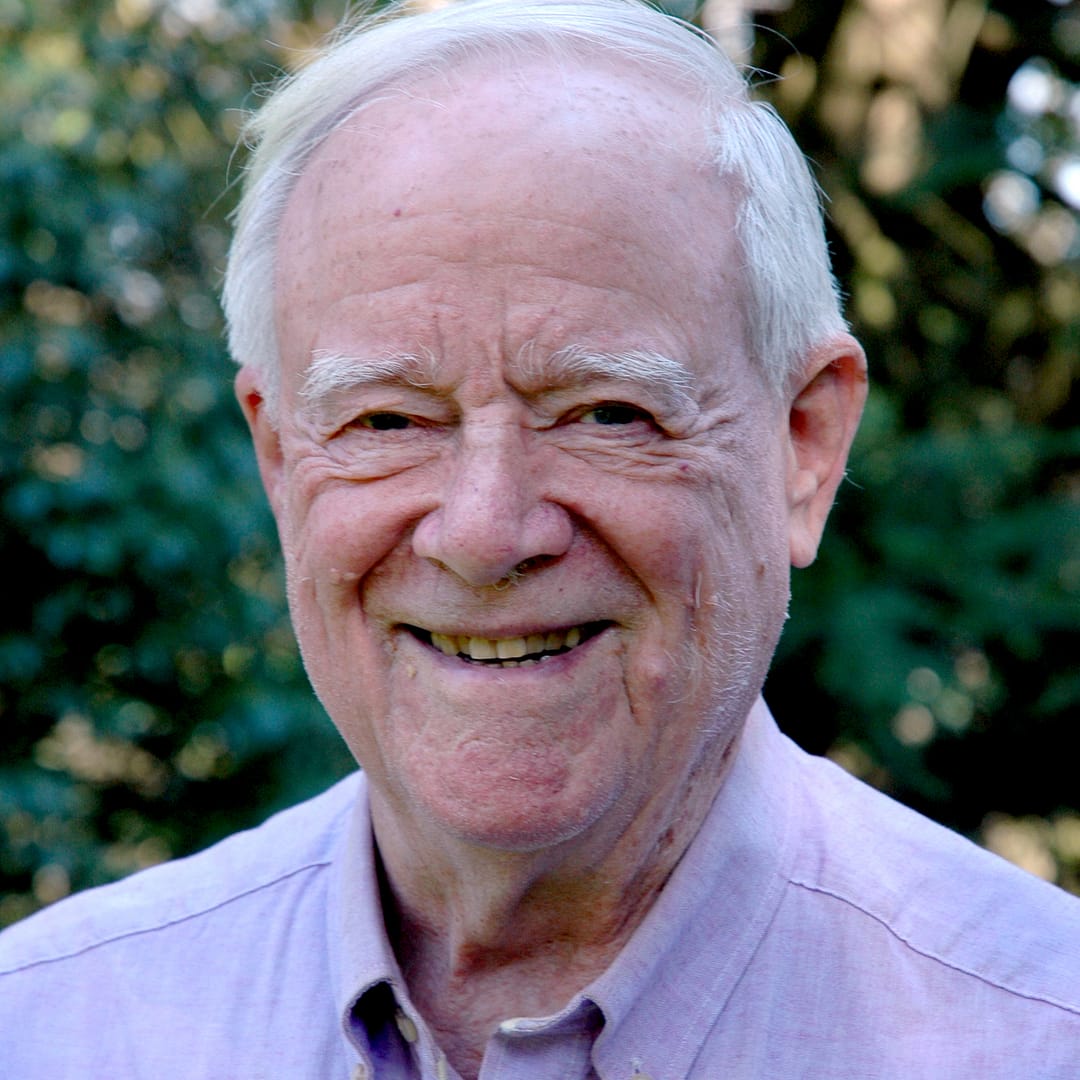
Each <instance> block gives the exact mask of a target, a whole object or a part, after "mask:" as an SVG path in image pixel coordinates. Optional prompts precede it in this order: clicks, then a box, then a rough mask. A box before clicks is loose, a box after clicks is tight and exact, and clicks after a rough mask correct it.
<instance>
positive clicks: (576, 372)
mask: <svg viewBox="0 0 1080 1080" xmlns="http://www.w3.org/2000/svg"><path fill="white" fill-rule="evenodd" d="M513 368H514V371H515V373H517V374H520V375H521V376H522V378H523V380H524V381H525V382H526V383H528V384H529V385H530V386H535V387H536V391H534V392H536V393H538V394H543V393H544V392H545V390H548V389H551V390H552V391H557V390H558V388H559V387H561V386H568V385H574V384H581V383H588V382H600V381H608V380H610V381H612V382H622V383H632V384H635V385H640V386H643V387H645V388H647V389H648V390H649V391H650V392H651V393H652V394H653V395H654V396H658V397H659V398H660V399H661V400H662V401H663V402H664V404H665V405H666V406H668V407H670V408H673V409H684V408H687V407H689V406H691V405H692V404H693V397H692V395H691V393H690V391H691V390H692V388H693V386H694V377H693V375H692V374H691V373H690V371H689V370H688V369H687V368H686V366H685V365H684V364H682V363H680V362H679V361H678V360H674V359H672V358H671V357H670V356H665V355H664V354H663V353H659V352H655V351H654V350H652V349H619V350H617V351H615V352H608V351H606V350H597V349H590V348H587V347H586V346H583V345H567V346H565V347H564V348H562V349H557V350H556V351H555V352H553V353H550V354H548V355H545V356H537V354H536V349H535V348H534V347H532V346H531V345H526V346H525V347H524V348H523V349H522V350H521V351H520V352H519V353H518V356H517V359H516V361H515V362H514V365H513Z"/></svg>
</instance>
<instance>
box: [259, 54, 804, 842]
mask: <svg viewBox="0 0 1080 1080" xmlns="http://www.w3.org/2000/svg"><path fill="white" fill-rule="evenodd" d="M693 117H694V114H693V110H692V106H691V105H690V104H689V103H687V102H684V101H683V100H682V99H681V98H679V97H675V96H673V95H668V94H667V93H665V92H664V91H662V90H656V89H648V88H645V87H643V84H642V83H641V81H640V76H634V75H633V74H631V73H627V72H620V71H619V70H617V69H604V68H602V67H600V68H598V67H596V66H595V65H594V66H593V68H592V70H579V69H577V68H576V67H574V66H572V65H567V66H566V67H565V68H564V69H563V70H560V71H557V72H554V71H552V70H551V69H550V68H547V67H543V66H540V65H536V66H531V67H527V68H526V69H525V70H521V71H519V74H518V76H517V77H510V76H505V75H503V76H499V75H495V74H490V73H485V71H483V70H472V71H466V72H459V73H457V74H455V75H453V76H452V77H449V78H445V79H439V80H434V79H433V80H431V81H428V82H424V83H420V84H418V85H412V86H410V87H409V88H408V92H407V93H406V92H401V93H397V94H391V95H389V96H388V98H387V99H385V100H383V101H382V102H380V103H379V104H377V105H374V106H372V107H369V108H368V109H366V110H364V111H362V112H361V113H359V114H357V115H356V116H354V117H353V118H352V119H351V120H350V121H349V122H348V123H347V124H346V125H344V126H343V127H342V128H341V129H340V130H339V131H338V132H336V133H335V134H334V135H332V136H331V137H330V138H329V139H328V141H327V142H326V143H325V144H324V145H323V146H322V147H321V149H320V150H319V151H318V152H317V153H316V155H315V156H314V158H313V159H312V161H311V162H310V163H309V165H308V166H307V168H306V169H305V171H304V174H303V176H302V177H301V179H300V181H299V183H298V185H297V187H296V189H295V191H294V193H293V195H292V197H291V201H290V203H289V205H288V209H287V212H286V216H285V220H284V224H283V230H282V234H281V238H280V246H279V250H278V258H279V265H278V278H277V281H276V304H277V311H278V323H277V332H278V336H279V341H280V344H281V353H282V365H283V369H282V398H281V419H280V429H279V432H278V434H277V435H276V436H273V437H271V436H270V435H269V433H268V431H267V430H266V428H265V425H264V438H263V439H262V440H261V446H260V457H261V462H262V467H263V471H264V476H265V478H266V481H267V487H268V490H269V493H270V497H271V501H272V504H273V506H274V510H275V513H276V516H277V519H278V524H279V528H280V532H281V538H282V543H283V546H284V550H285V558H286V565H287V570H288V581H289V596H290V605H291V610H292V615H293V619H294V623H295V627H296V631H297V635H298V637H299V640H300V644H301V647H302V650H303V654H304V658H305V662H306V665H307V669H308V672H309V674H310V677H311V679H312V682H313V684H314V686H315V688H316V690H317V691H318V693H319V695H320V697H321V699H322V701H323V703H324V704H325V706H326V708H327V710H328V711H329V713H330V715H331V717H332V718H333V719H334V721H335V723H336V724H337V725H338V727H339V728H340V730H341V732H342V734H343V735H344V737H345V739H346V741H347V742H348V744H349V745H350V747H351V748H352V750H353V752H354V753H355V755H356V757H357V758H358V759H359V761H360V762H361V763H362V765H363V766H364V768H365V770H366V771H367V773H368V775H369V777H370V780H371V784H372V790H373V807H374V810H375V812H376V815H377V820H378V818H379V816H380V815H381V816H382V817H383V818H386V817H387V816H388V815H389V816H390V817H392V818H393V820H394V821H396V822H397V823H398V824H399V825H401V824H402V823H403V822H404V823H410V824H406V825H402V827H403V828H412V827H418V828H428V827H430V826H432V825H434V826H435V827H437V828H438V829H440V830H445V831H448V832H449V833H450V834H453V835H456V836H458V837H460V838H463V839H465V840H468V841H472V842H475V843H479V844H482V845H489V846H494V847H503V848H507V849H519V850H526V849H536V848H539V847H544V846H547V845H553V844H557V843H560V842H562V841H567V840H570V839H572V838H577V837H586V836H592V835H600V834H603V835H605V836H608V835H610V834H611V833H612V832H613V831H614V833H618V832H619V831H620V830H624V829H627V828H629V827H631V826H632V824H633V823H634V822H635V821H637V820H640V819H643V818H644V817H648V816H650V815H653V816H658V817H659V816H662V815H664V814H670V813H671V811H672V807H673V806H675V805H677V804H678V802H679V800H680V799H681V798H682V795H683V793H684V791H685V789H686V788H687V786H688V785H690V784H691V783H692V782H693V778H694V777H695V776H698V775H700V774H702V773H709V772H710V770H711V771H713V772H715V771H716V770H717V769H718V768H719V763H720V761H721V760H722V758H723V756H724V752H725V751H726V750H727V749H728V748H729V747H730V745H731V743H732V740H733V739H734V738H735V737H736V735H737V732H738V730H739V726H740V724H741V723H742V721H743V719H744V718H745V716H746V713H747V711H748V709H749V707H750V705H751V704H752V702H753V700H754V698H755V696H756V694H757V692H758V690H759V688H760V685H761V682H762V679H763V677H764V673H765V670H766V667H767V664H768V661H769V658H770V656H771V654H772V651H773V647H774V645H775V641H776V638H777V636H778V634H779V629H780V626H781V624H782V620H783V617H784V611H785V606H786V601H787V566H788V536H787V507H786V501H785V482H784V456H783V451H782V449H781V447H782V438H781V435H782V432H783V431H784V430H785V426H786V416H785V415H784V410H783V409H782V408H780V407H779V406H778V404H777V403H775V402H774V401H773V400H772V399H771V397H770V395H769V394H768V392H767V391H766V390H765V389H764V387H763V385H762V382H761V380H760V379H759V377H758V375H757V374H756V372H755V371H754V370H753V368H752V365H751V363H750V360H749V358H748V356H747V351H746V345H745V333H744V326H743V318H742V315H741V301H742V292H741V287H740V270H739V265H738V263H739V258H738V254H737V250H736V248H735V247H734V246H733V242H732V238H731V229H732V223H733V215H734V210H733V206H732V203H731V199H730V197H729V194H728V192H726V191H725V190H724V188H723V185H722V184H721V183H720V182H719V181H717V180H716V179H715V178H714V177H711V176H710V175H709V173H708V171H707V170H706V169H705V168H702V167H699V164H698V163H699V162H700V161H701V160H702V159H703V158H704V156H705V155H704V141H703V138H702V136H701V134H700V132H699V130H698V127H697V125H696V124H695V121H694V118H693ZM657 357H662V358H665V359H664V360H663V361H661V360H658V359H657ZM583 358H584V359H583ZM313 361H314V365H315V366H314V368H313ZM666 367H670V368H671V369H672V370H676V371H677V370H678V369H679V368H681V369H683V370H684V371H685V373H686V376H687V381H686V386H685V387H683V388H682V389H680V388H679V387H678V386H677V385H674V384H673V383H672V382H671V381H670V380H666V379H665V378H661V377H659V376H661V375H663V374H664V371H665V369H666ZM316 375H317V377H316ZM305 388H306V391H307V392H306V394H305V393H304V392H302V391H304V390H305ZM257 441H259V440H257ZM500 658H502V659H500Z"/></svg>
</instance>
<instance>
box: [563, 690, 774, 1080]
mask: <svg viewBox="0 0 1080 1080" xmlns="http://www.w3.org/2000/svg"><path fill="white" fill-rule="evenodd" d="M785 745H786V743H785V740H784V738H783V736H782V735H781V734H780V732H779V731H778V729H777V728H776V724H775V722H774V721H773V718H772V716H771V714H770V713H769V710H768V707H767V706H766V705H765V702H764V701H763V700H761V699H760V698H759V699H758V701H757V702H756V703H755V705H754V707H753V709H752V710H751V712H750V716H749V718H748V720H747V723H746V727H745V729H744V732H743V735H742V738H741V741H740V745H739V748H738V752H737V753H736V756H735V761H734V762H733V764H732V767H731V771H730V773H729V774H728V776H727V778H726V779H725V781H724V784H723V787H722V788H721V789H720V792H719V794H718V795H717V797H716V799H715V801H714V802H713V805H712V808H711V809H710V811H709V814H708V816H707V818H706V820H705V822H704V823H703V824H702V827H701V829H700V830H699V831H698V834H697V836H696V837H695V838H694V840H693V841H692V843H691V844H690V847H689V848H688V849H687V852H686V854H685V855H684V856H683V858H682V860H681V861H680V863H679V865H678V866H677V867H676V868H675V871H674V872H673V873H672V875H671V878H670V879H669V880H668V883H667V884H666V885H665V887H664V890H663V891H662V892H661V894H660V896H659V897H658V898H657V900H656V903H655V904H654V905H653V907H652V908H651V909H650V911H649V913H648V914H647V915H646V916H645V919H644V920H643V921H642V923H641V925H640V926H639V927H638V929H637V930H636V931H635V933H634V935H633V937H632V938H631V939H630V941H629V942H628V943H627V945H626V947H625V948H624V949H623V951H622V952H621V953H620V954H619V956H618V957H617V958H616V959H615V962H614V963H613V964H612V965H611V967H610V968H608V970H607V971H606V972H605V973H604V974H603V975H601V976H600V978H599V979H597V980H596V981H595V982H594V983H593V984H592V985H591V986H589V987H588V988H587V989H586V990H585V991H584V996H586V997H587V998H589V999H591V1000H592V1001H594V1002H596V1004H597V1005H598V1006H599V1007H600V1009H601V1011H602V1012H603V1015H604V1020H605V1024H604V1030H603V1032H602V1034H601V1035H600V1037H599V1039H598V1040H597V1045H596V1048H595V1055H594V1057H595V1062H596V1067H597V1071H598V1072H599V1074H600V1075H601V1076H615V1077H620V1076H631V1075H633V1073H634V1070H635V1069H637V1070H638V1071H640V1072H644V1073H646V1074H647V1075H649V1076H651V1077H653V1078H654V1080H660V1078H661V1077H683V1076H687V1075H689V1074H690V1072H691V1068H692V1066H693V1062H694V1058H695V1057H696V1055H697V1053H698V1051H699V1049H700V1047H701V1044H702V1042H703V1040H704V1038H705V1036H706V1034H707V1033H708V1031H709V1030H710V1029H711V1028H712V1027H713V1026H714V1025H715V1024H716V1022H717V1019H718V1017H719V1015H720V1013H721V1011H722V1010H723V1008H724V1006H725V1004H726V1003H727V1000H728V998H729V997H730V995H731V992H732V991H733V990H734V988H735V986H736V984H737V983H738V981H739V979H740V978H741V976H742V974H743V972H744V971H745V969H746V967H747V965H748V964H749V963H750V960H751V957H752V956H753V954H754V951H755V949H756V948H757V946H758V944H759V942H760V941H761V939H762V937H763V936H764V934H765V931H766V929H767V928H768V925H769V922H770V921H771V920H772V918H773V915H774V914H775V912H776V908H777V906H778V904H779V902H780V898H781V896H782V894H783V890H784V886H785V884H786V881H787V876H788V875H787V871H788V867H789V866H790V862H791V858H792V851H791V848H792V846H793V831H794V830H793V828H792V822H791V813H790V809H791V808H790V805H789V804H790V799H791V791H792V789H793V784H792V783H791V782H790V779H789V776H788V773H790V770H791V765H790V764H789V762H790V757H789V755H788V754H786V753H785V752H784V747H785Z"/></svg>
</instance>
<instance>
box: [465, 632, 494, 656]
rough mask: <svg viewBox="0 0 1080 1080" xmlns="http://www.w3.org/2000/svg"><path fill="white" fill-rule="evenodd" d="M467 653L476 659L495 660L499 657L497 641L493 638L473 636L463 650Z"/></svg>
mask: <svg viewBox="0 0 1080 1080" xmlns="http://www.w3.org/2000/svg"><path fill="white" fill-rule="evenodd" d="M463 651H464V652H465V653H466V655H468V656H471V657H472V658H473V659H474V660H495V659H497V658H498V655H499V654H498V652H497V650H496V643H495V642H494V641H492V640H491V638H486V637H471V638H469V644H468V645H466V647H465V649H464V650H463Z"/></svg>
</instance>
